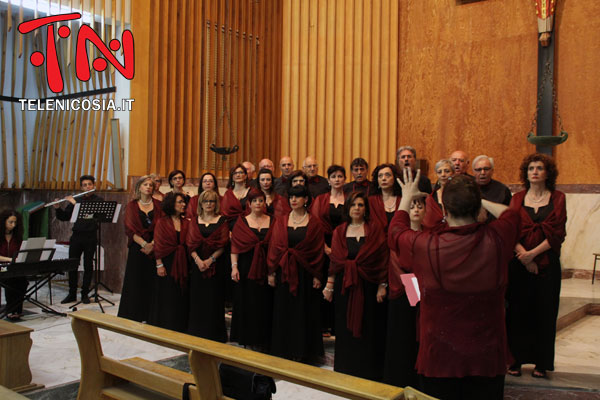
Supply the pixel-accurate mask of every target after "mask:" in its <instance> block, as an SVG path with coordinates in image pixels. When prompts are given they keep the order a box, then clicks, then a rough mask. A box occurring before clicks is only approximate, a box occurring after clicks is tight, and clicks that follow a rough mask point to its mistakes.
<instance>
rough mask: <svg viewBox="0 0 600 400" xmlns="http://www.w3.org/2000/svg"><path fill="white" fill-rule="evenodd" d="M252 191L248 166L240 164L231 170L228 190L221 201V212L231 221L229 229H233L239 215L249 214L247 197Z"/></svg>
mask: <svg viewBox="0 0 600 400" xmlns="http://www.w3.org/2000/svg"><path fill="white" fill-rule="evenodd" d="M249 191H250V179H248V172H247V171H246V167H244V166H243V165H242V164H238V165H236V166H234V167H233V168H231V170H229V182H228V183H227V191H226V192H225V195H224V196H223V201H222V203H221V213H222V214H223V216H225V218H227V222H228V223H229V229H230V230H231V229H233V226H234V225H235V222H236V220H237V218H238V217H239V216H242V215H247V214H248V211H249V210H248V209H247V204H246V198H247V196H248V192H249Z"/></svg>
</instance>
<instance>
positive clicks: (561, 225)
mask: <svg viewBox="0 0 600 400" xmlns="http://www.w3.org/2000/svg"><path fill="white" fill-rule="evenodd" d="M526 194H527V190H523V191H521V192H518V193H515V195H514V196H513V197H512V200H511V201H510V208H512V209H514V210H516V211H517V212H518V213H519V215H520V217H521V224H520V226H519V228H520V231H521V233H520V235H519V242H520V243H521V244H522V245H523V247H525V249H526V250H531V249H533V248H535V247H537V246H538V245H539V244H540V243H542V242H543V241H544V240H545V239H548V243H550V247H551V248H552V250H554V252H555V253H556V254H557V255H558V256H560V248H561V245H562V242H564V240H565V236H566V235H567V232H566V226H565V225H566V223H567V206H566V197H565V194H564V193H563V192H559V191H558V190H555V191H553V192H552V194H551V197H550V201H551V202H552V204H553V205H554V209H553V210H552V212H551V213H550V214H549V215H548V216H547V217H546V219H545V220H543V221H542V222H540V223H535V222H533V220H532V219H531V217H530V216H529V213H528V212H527V210H526V209H525V207H524V206H523V201H524V200H525V195H526ZM534 261H535V263H536V264H537V265H538V266H540V267H542V268H543V267H547V266H548V265H549V264H550V260H549V258H548V253H547V252H543V253H542V254H540V255H538V256H537V257H536V258H534Z"/></svg>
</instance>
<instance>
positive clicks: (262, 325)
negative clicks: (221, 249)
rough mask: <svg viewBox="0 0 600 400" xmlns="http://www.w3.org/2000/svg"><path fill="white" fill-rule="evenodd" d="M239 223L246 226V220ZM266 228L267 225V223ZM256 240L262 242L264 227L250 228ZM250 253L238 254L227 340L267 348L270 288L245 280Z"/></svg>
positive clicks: (269, 325)
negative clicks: (229, 330)
mask: <svg viewBox="0 0 600 400" xmlns="http://www.w3.org/2000/svg"><path fill="white" fill-rule="evenodd" d="M243 221H244V222H245V223H246V224H247V223H248V222H247V220H246V218H243ZM269 225H271V223H270V222H269ZM250 230H252V232H253V233H254V234H255V235H256V236H257V237H258V239H259V240H261V241H262V240H264V239H265V237H266V235H267V232H268V231H269V229H268V228H265V229H261V230H260V231H259V230H258V229H256V228H250ZM253 256H254V250H250V251H248V252H246V253H242V254H239V256H238V270H239V272H240V280H239V282H237V283H236V284H235V286H234V288H233V315H232V318H231V333H230V340H231V341H232V342H238V343H239V344H241V345H244V346H257V347H259V348H264V349H265V350H266V349H268V348H269V346H270V342H271V340H270V339H271V322H272V320H273V288H272V287H271V286H269V285H268V284H267V282H266V279H265V282H264V283H262V284H261V283H259V282H256V281H255V280H252V279H248V272H250V267H251V265H252V257H253Z"/></svg>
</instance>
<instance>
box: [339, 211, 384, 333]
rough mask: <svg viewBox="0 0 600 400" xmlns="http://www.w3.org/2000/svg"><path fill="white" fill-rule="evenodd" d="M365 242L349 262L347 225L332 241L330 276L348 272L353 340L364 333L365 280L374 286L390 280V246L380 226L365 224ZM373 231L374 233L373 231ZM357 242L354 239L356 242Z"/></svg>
mask: <svg viewBox="0 0 600 400" xmlns="http://www.w3.org/2000/svg"><path fill="white" fill-rule="evenodd" d="M364 227H365V242H364V243H363V245H362V246H361V247H360V250H359V251H358V254H357V255H356V258H355V259H354V260H349V259H348V243H347V241H346V230H347V229H348V223H347V222H344V223H343V224H341V225H340V226H338V227H337V228H336V229H335V231H334V232H333V239H332V241H331V255H330V256H329V258H330V260H331V264H330V267H329V271H330V273H334V274H336V273H338V272H340V271H342V270H344V282H343V285H342V294H345V293H346V291H348V290H349V291H350V294H349V295H348V309H347V310H346V324H347V327H348V329H350V330H351V331H352V336H354V337H356V338H359V337H360V336H361V332H362V317H363V308H364V303H365V295H364V292H363V285H362V282H361V280H360V279H359V277H360V278H362V280H365V281H368V282H371V283H377V284H379V283H383V282H385V281H386V279H387V268H388V260H389V256H390V252H389V249H388V246H387V236H386V234H385V233H384V232H383V229H381V227H380V226H369V224H367V223H365V225H364ZM370 228H372V229H370ZM352 240H354V239H352Z"/></svg>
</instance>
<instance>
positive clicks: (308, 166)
mask: <svg viewBox="0 0 600 400" xmlns="http://www.w3.org/2000/svg"><path fill="white" fill-rule="evenodd" d="M318 166H319V164H308V165H305V166H304V168H317V167H318Z"/></svg>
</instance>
